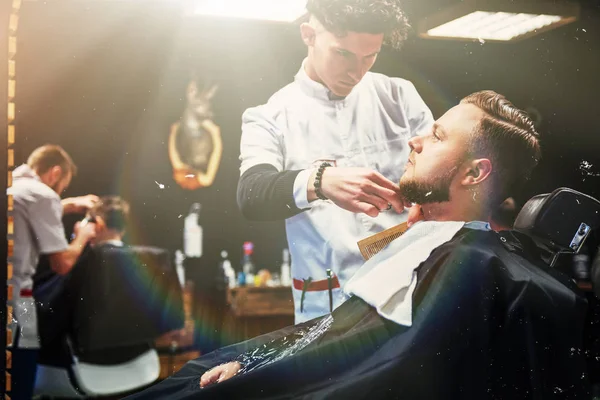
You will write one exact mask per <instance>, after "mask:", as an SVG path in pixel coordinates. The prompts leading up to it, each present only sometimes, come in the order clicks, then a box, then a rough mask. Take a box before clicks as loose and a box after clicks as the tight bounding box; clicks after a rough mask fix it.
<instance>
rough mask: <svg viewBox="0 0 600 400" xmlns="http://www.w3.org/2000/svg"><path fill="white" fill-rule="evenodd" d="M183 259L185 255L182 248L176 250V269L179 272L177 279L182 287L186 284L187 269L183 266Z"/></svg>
mask: <svg viewBox="0 0 600 400" xmlns="http://www.w3.org/2000/svg"><path fill="white" fill-rule="evenodd" d="M183 260H185V256H184V255H183V252H182V251H181V250H176V251H175V271H176V272H177V279H178V280H179V284H180V285H181V287H184V286H185V269H184V267H183Z"/></svg>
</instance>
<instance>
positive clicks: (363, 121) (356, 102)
mask: <svg viewBox="0 0 600 400" xmlns="http://www.w3.org/2000/svg"><path fill="white" fill-rule="evenodd" d="M303 66H304V63H303ZM242 121H243V125H242V139H241V145H240V147H241V155H240V160H241V168H240V173H241V174H243V173H244V172H245V171H247V170H248V169H249V168H251V167H253V166H255V165H258V164H265V163H267V164H271V165H273V166H275V167H276V168H277V170H279V171H284V170H304V171H303V172H301V173H300V174H299V175H298V177H297V178H296V181H295V183H294V198H295V201H296V205H297V206H298V207H299V208H301V209H310V210H308V211H305V212H302V213H300V214H298V215H295V216H294V217H291V218H288V219H287V220H286V232H287V240H288V245H289V249H290V254H291V258H292V265H291V269H292V277H293V278H295V279H300V280H302V279H308V278H312V280H313V281H318V280H323V279H326V278H327V276H326V269H327V268H330V269H331V270H332V271H333V272H334V273H335V274H336V275H337V276H338V279H339V280H340V284H341V286H342V287H343V286H344V284H345V283H346V282H347V281H348V279H350V277H352V275H353V274H354V272H355V271H356V270H357V269H358V268H359V267H360V266H361V265H362V264H363V262H364V260H363V258H362V256H361V254H360V251H359V249H358V246H357V242H358V241H359V240H361V239H364V238H365V237H367V236H370V235H372V234H374V233H377V232H380V231H382V230H384V229H387V228H389V227H391V226H394V225H397V224H399V223H401V222H403V221H405V220H406V212H405V213H403V214H397V213H395V212H394V211H388V212H383V213H381V214H380V215H379V216H378V217H376V218H371V217H369V216H367V215H365V214H354V213H351V212H349V211H346V210H343V209H341V208H339V207H337V206H336V205H334V204H333V203H332V202H330V201H321V200H317V201H314V202H312V203H309V202H308V201H307V198H306V195H307V185H308V179H309V177H310V174H311V172H312V170H313V169H314V168H315V167H318V165H319V164H320V163H321V162H323V161H329V162H331V163H332V164H334V165H335V166H337V167H366V168H372V169H375V170H377V171H379V172H380V173H381V174H383V175H384V176H385V177H386V178H388V179H389V180H391V181H392V182H398V181H399V180H400V177H401V176H402V174H403V172H404V164H405V162H406V160H407V158H408V154H409V152H410V148H409V146H408V143H407V142H408V139H410V138H411V137H412V136H415V135H417V134H419V133H423V132H426V131H428V130H429V129H431V125H432V124H433V117H432V114H431V111H430V110H429V109H428V108H427V106H426V105H425V103H424V102H423V100H422V99H421V97H420V96H419V94H418V93H417V91H416V89H415V87H414V85H413V84H412V83H410V82H409V81H407V80H404V79H400V78H390V77H387V76H385V75H382V74H378V73H372V72H369V73H367V74H366V75H365V76H364V78H363V79H362V81H361V82H360V83H359V84H358V85H357V86H356V87H354V89H353V90H352V92H351V93H350V94H349V95H348V96H347V97H345V98H336V97H335V95H333V94H332V93H331V92H330V91H329V90H328V89H327V88H326V87H325V86H323V85H322V84H320V83H317V82H315V81H313V80H311V79H310V78H309V77H308V76H307V75H306V73H305V72H304V68H303V67H302V68H300V70H299V71H298V73H297V75H296V76H295V80H294V82H292V83H290V84H289V85H287V86H285V87H284V88H282V89H281V90H279V91H278V92H277V93H275V94H274V95H273V96H272V97H271V98H270V99H269V101H268V102H267V103H266V104H264V105H261V106H258V107H253V108H249V109H248V110H246V111H245V112H244V114H243V117H242ZM292 290H293V294H294V307H295V314H296V323H300V322H303V321H307V320H309V319H312V318H316V317H319V316H321V315H324V314H327V313H328V312H330V307H329V293H328V291H321V292H307V293H305V299H304V301H303V303H304V304H303V306H304V307H303V311H302V312H301V304H300V303H301V296H302V292H301V291H300V290H296V289H292ZM346 298H347V297H346V296H345V295H344V294H343V292H342V291H341V290H340V289H334V290H333V308H334V309H335V308H336V307H338V306H339V305H340V304H342V303H343V301H344V300H346Z"/></svg>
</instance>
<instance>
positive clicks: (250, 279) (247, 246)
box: [242, 242, 256, 285]
mask: <svg viewBox="0 0 600 400" xmlns="http://www.w3.org/2000/svg"><path fill="white" fill-rule="evenodd" d="M253 252H254V244H253V243H252V242H244V258H243V259H242V272H243V273H244V276H245V278H246V279H245V281H246V284H247V285H254V276H255V275H256V269H255V267H254V263H253V262H252V253H253Z"/></svg>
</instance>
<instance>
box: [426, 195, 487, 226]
mask: <svg viewBox="0 0 600 400" xmlns="http://www.w3.org/2000/svg"><path fill="white" fill-rule="evenodd" d="M421 208H422V209H423V218H424V219H425V221H465V222H469V221H488V220H489V215H490V213H489V211H488V209H487V207H485V206H484V205H483V204H482V203H480V202H477V201H473V200H470V201H469V199H460V200H458V199H453V200H451V201H447V202H443V203H429V204H423V205H422V206H421Z"/></svg>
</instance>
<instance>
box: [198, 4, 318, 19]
mask: <svg viewBox="0 0 600 400" xmlns="http://www.w3.org/2000/svg"><path fill="white" fill-rule="evenodd" d="M305 7H306V0H252V1H250V0H202V1H200V2H197V3H196V4H195V9H194V13H195V14H198V15H208V16H216V17H228V18H243V19H257V20H266V21H279V22H293V21H296V20H297V19H298V18H300V17H301V16H302V15H304V14H305V13H306V8H305Z"/></svg>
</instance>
